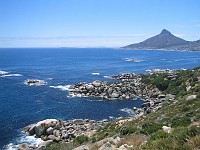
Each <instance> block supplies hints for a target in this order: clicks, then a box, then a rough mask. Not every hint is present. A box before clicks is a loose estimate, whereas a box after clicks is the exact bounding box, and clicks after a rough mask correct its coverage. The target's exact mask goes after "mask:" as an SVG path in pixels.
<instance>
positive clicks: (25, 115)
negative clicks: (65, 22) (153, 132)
mask: <svg viewBox="0 0 200 150" xmlns="http://www.w3.org/2000/svg"><path fill="white" fill-rule="evenodd" d="M130 60H133V61H130ZM199 65H200V53H199V52H176V51H152V50H151V51H150V50H140V51H137V50H136V51H130V50H120V49H110V48H16V49H11V48H10V49H0V118H1V120H0V133H1V136H0V149H3V147H4V145H7V144H9V143H13V144H18V143H21V142H24V141H25V140H27V139H26V137H25V134H24V133H22V128H23V127H25V126H26V125H29V124H32V123H35V122H38V121H40V120H43V119H47V118H56V119H66V120H68V119H75V118H88V119H94V120H101V119H105V118H107V119H109V118H117V117H129V116H133V115H134V114H133V112H132V111H131V110H130V109H131V108H133V107H134V106H136V107H140V106H141V104H142V101H141V100H127V101H121V100H116V101H108V100H99V99H94V98H84V97H70V96H69V95H68V91H67V90H66V89H65V88H64V87H63V86H66V85H71V84H74V83H77V82H83V81H84V82H91V81H93V80H109V79H106V78H104V76H107V75H115V74H120V73H127V72H133V73H146V71H145V70H148V69H155V68H160V69H181V68H185V69H190V68H193V67H197V66H199ZM1 71H5V72H1ZM97 73H99V74H97ZM27 79H40V80H44V81H46V82H48V84H47V85H43V86H28V85H26V84H24V81H25V80H27ZM56 87H57V88H56ZM10 145H11V146H12V144H10ZM4 148H5V147H4Z"/></svg>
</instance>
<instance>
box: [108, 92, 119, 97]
mask: <svg viewBox="0 0 200 150" xmlns="http://www.w3.org/2000/svg"><path fill="white" fill-rule="evenodd" d="M119 96H120V95H119V93H117V92H113V93H112V94H111V95H110V98H112V99H113V98H119Z"/></svg>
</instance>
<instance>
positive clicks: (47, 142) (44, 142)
mask: <svg viewBox="0 0 200 150" xmlns="http://www.w3.org/2000/svg"><path fill="white" fill-rule="evenodd" d="M52 143H53V140H47V141H42V142H41V143H39V144H38V147H47V146H49V145H51V144H52Z"/></svg>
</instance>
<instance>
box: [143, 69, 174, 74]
mask: <svg viewBox="0 0 200 150" xmlns="http://www.w3.org/2000/svg"><path fill="white" fill-rule="evenodd" d="M146 71H147V72H149V73H150V74H158V73H167V74H174V73H175V72H176V71H175V70H170V69H152V70H146Z"/></svg>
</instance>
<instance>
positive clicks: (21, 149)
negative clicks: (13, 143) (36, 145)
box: [18, 143, 29, 150]
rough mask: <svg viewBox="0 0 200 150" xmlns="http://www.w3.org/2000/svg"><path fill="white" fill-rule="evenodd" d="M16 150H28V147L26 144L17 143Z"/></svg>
mask: <svg viewBox="0 0 200 150" xmlns="http://www.w3.org/2000/svg"><path fill="white" fill-rule="evenodd" d="M18 150H29V147H28V145H27V144H25V143H24V144H19V147H18Z"/></svg>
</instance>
